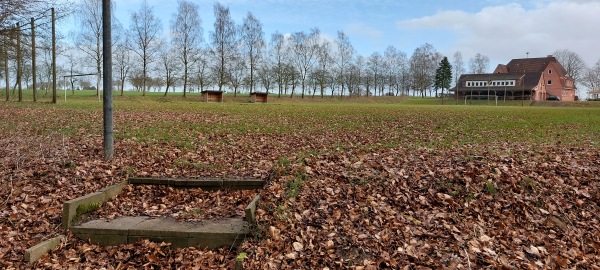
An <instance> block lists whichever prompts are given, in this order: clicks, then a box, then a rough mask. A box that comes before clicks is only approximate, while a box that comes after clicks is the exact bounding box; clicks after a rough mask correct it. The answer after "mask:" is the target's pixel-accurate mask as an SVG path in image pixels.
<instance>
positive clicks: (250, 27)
mask: <svg viewBox="0 0 600 270" xmlns="http://www.w3.org/2000/svg"><path fill="white" fill-rule="evenodd" d="M240 34H241V39H242V43H243V44H244V47H245V49H246V54H247V55H246V57H247V61H246V62H247V64H248V70H249V71H250V77H249V79H250V82H249V86H250V93H252V92H253V91H255V90H254V84H255V83H254V73H255V71H256V69H257V67H258V62H259V60H260V56H261V55H262V50H263V49H264V47H265V38H264V36H265V34H264V32H263V30H262V24H261V23H260V21H259V20H258V19H256V18H255V17H254V16H253V15H252V13H250V12H248V15H246V18H244V24H243V25H242V29H241V31H240Z"/></svg>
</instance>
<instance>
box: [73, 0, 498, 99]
mask: <svg viewBox="0 0 600 270" xmlns="http://www.w3.org/2000/svg"><path fill="white" fill-rule="evenodd" d="M79 3H80V5H79V8H78V12H76V14H78V15H79V16H80V27H79V32H78V33H75V34H73V35H71V36H72V37H74V38H75V42H74V44H75V45H76V46H74V47H73V48H70V50H69V51H70V52H69V54H70V55H78V53H77V52H81V53H79V55H81V56H83V57H84V59H86V60H84V61H75V62H77V63H80V65H79V67H78V68H79V69H80V70H84V69H91V68H93V69H94V72H95V73H97V74H98V76H97V79H96V89H100V78H101V59H102V51H101V49H102V48H101V46H100V42H101V31H102V29H101V16H100V14H99V12H100V8H99V7H100V4H101V0H81V1H80V2H79ZM178 5H179V6H178V11H177V13H175V14H173V15H172V19H171V21H170V29H169V30H170V31H169V32H170V35H169V37H170V40H166V39H165V38H164V37H163V35H161V33H162V29H163V26H162V22H161V21H160V19H159V18H158V17H156V15H155V14H154V10H153V8H152V7H151V6H149V5H148V4H147V3H146V2H145V1H144V2H143V3H142V5H141V7H140V9H139V10H138V11H136V12H133V13H132V14H131V21H130V27H129V29H123V28H122V27H121V26H120V24H119V22H118V21H117V20H113V22H115V24H114V26H113V32H114V33H116V35H114V37H113V39H114V47H113V48H114V49H113V51H114V55H113V59H114V60H113V64H114V66H115V73H116V74H115V75H116V76H115V77H116V78H117V79H116V80H115V81H116V82H117V85H118V88H119V89H120V90H121V91H123V89H124V88H125V85H126V83H129V84H130V85H131V86H132V87H133V88H134V89H135V90H139V91H141V92H142V95H145V93H146V91H148V90H152V89H154V90H156V89H159V88H161V86H162V87H164V91H165V95H166V94H167V93H168V91H169V90H170V89H173V88H174V87H181V88H182V90H183V95H184V96H185V95H186V94H187V93H188V92H190V91H196V90H200V91H201V90H206V89H216V90H219V91H225V90H228V91H232V92H233V93H234V95H236V94H237V93H238V92H240V91H248V92H255V91H269V92H275V93H277V94H278V95H289V96H292V97H293V96H294V95H295V94H299V95H300V96H302V97H304V96H305V95H313V96H315V95H320V96H325V95H332V96H333V95H340V96H346V95H353V96H358V95H401V94H403V95H408V94H410V93H413V94H420V95H422V96H425V95H427V93H428V91H429V93H431V91H432V88H433V87H432V86H433V80H434V77H435V70H436V68H437V64H438V63H439V61H440V60H441V59H442V55H441V54H440V53H438V52H437V51H436V50H435V48H434V47H433V45H431V44H424V45H423V46H421V47H419V48H417V49H416V50H415V52H414V53H413V55H412V56H411V57H408V56H407V54H406V53H405V52H402V51H400V50H398V49H396V48H394V47H392V46H390V47H389V48H388V49H386V51H385V52H384V53H383V55H382V54H380V53H378V52H375V53H373V54H372V55H370V56H361V55H358V54H357V53H356V51H355V50H354V48H353V46H352V44H351V42H350V38H349V37H348V36H347V35H346V33H344V32H343V31H339V32H338V35H337V39H335V40H334V41H333V42H330V41H328V40H326V39H325V38H324V37H323V35H322V34H321V32H320V31H319V29H318V28H313V29H310V31H308V32H304V31H298V32H294V33H292V34H290V35H283V34H281V33H278V32H276V33H274V34H272V35H271V37H270V41H269V42H267V40H266V38H265V34H264V32H263V30H262V24H261V22H260V21H259V20H258V19H257V18H256V17H255V16H254V15H253V14H252V13H250V12H248V14H247V15H246V17H245V18H243V22H242V24H241V25H236V23H235V22H234V20H233V19H232V18H231V14H230V11H229V8H227V7H225V6H223V5H221V4H219V3H216V4H215V5H214V15H215V22H214V24H213V30H211V31H210V32H209V33H208V37H209V40H207V41H205V40H204V39H203V37H204V33H203V28H202V21H201V18H200V16H199V11H198V9H199V7H198V5H196V4H194V3H192V2H190V1H187V0H183V1H179V2H178ZM461 61H462V60H461ZM488 61H489V60H488ZM86 63H89V64H86ZM70 70H73V69H72V68H70ZM79 73H84V72H82V71H80V72H79ZM454 74H457V73H456V72H455V73H454ZM149 82H151V83H150V84H149ZM411 91H412V92H411Z"/></svg>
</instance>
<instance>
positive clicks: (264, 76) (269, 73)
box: [256, 59, 275, 93]
mask: <svg viewBox="0 0 600 270" xmlns="http://www.w3.org/2000/svg"><path fill="white" fill-rule="evenodd" d="M274 69H275V66H274V65H273V63H271V62H270V61H269V60H268V59H265V60H264V61H261V62H260V64H259V65H258V70H257V72H256V75H257V76H258V80H259V81H260V84H261V85H262V87H263V88H264V89H265V91H266V92H267V93H269V92H270V91H271V86H272V85H273V83H274V81H275V80H274V79H275V72H274Z"/></svg>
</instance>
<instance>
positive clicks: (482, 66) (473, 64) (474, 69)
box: [469, 53, 490, 74]
mask: <svg viewBox="0 0 600 270" xmlns="http://www.w3.org/2000/svg"><path fill="white" fill-rule="evenodd" d="M489 66H490V58H489V57H487V56H485V55H482V54H480V53H477V54H476V55H475V56H474V57H473V58H471V59H469V67H470V68H471V73H472V74H483V73H486V72H487V70H488V68H489Z"/></svg>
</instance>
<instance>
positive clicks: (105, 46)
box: [102, 0, 114, 160]
mask: <svg viewBox="0 0 600 270" xmlns="http://www.w3.org/2000/svg"><path fill="white" fill-rule="evenodd" d="M111 46H112V35H111V14H110V0H102V63H103V64H102V73H103V74H104V77H103V81H102V88H103V89H104V91H103V92H102V98H103V104H102V110H103V113H104V140H103V147H104V159H105V160H111V159H112V158H113V156H114V134H113V102H112V47H111Z"/></svg>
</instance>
